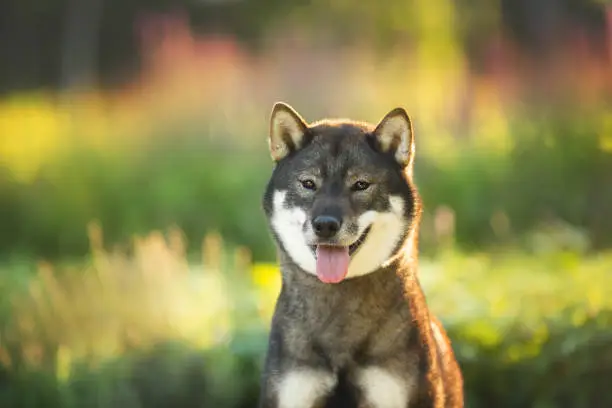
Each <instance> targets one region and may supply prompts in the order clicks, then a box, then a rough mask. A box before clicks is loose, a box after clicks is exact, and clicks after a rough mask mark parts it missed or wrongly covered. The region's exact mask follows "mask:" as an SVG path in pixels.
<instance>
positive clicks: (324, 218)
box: [312, 215, 342, 238]
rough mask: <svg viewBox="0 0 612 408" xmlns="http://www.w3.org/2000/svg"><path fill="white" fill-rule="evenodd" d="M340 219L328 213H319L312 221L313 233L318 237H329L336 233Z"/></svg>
mask: <svg viewBox="0 0 612 408" xmlns="http://www.w3.org/2000/svg"><path fill="white" fill-rule="evenodd" d="M341 225H342V223H341V221H340V220H339V219H338V218H336V217H331V216H329V215H319V216H318V217H316V218H315V219H314V220H313V221H312V226H313V228H314V230H315V233H316V234H317V236H318V237H320V238H331V237H333V236H334V235H336V234H337V233H338V230H340V226H341Z"/></svg>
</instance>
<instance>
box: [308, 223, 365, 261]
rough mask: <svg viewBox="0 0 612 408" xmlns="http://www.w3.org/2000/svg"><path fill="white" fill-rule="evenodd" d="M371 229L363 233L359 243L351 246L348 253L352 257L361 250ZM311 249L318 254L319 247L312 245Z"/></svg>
mask: <svg viewBox="0 0 612 408" xmlns="http://www.w3.org/2000/svg"><path fill="white" fill-rule="evenodd" d="M371 228H372V227H371V226H370V227H368V228H366V229H365V231H363V234H361V235H360V236H359V238H357V241H355V242H353V243H352V244H351V245H349V247H348V252H349V255H350V256H352V255H353V254H354V253H355V252H356V251H357V250H358V249H359V247H360V246H361V245H362V244H363V243H364V241H365V239H366V238H367V237H368V234H369V232H370V229H371ZM310 248H311V249H312V251H313V252H315V253H316V251H317V245H311V246H310Z"/></svg>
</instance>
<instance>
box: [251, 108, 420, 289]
mask: <svg viewBox="0 0 612 408" xmlns="http://www.w3.org/2000/svg"><path fill="white" fill-rule="evenodd" d="M269 146H270V153H271V155H272V158H273V160H274V161H275V163H276V165H275V168H274V171H273V173H272V177H271V179H270V181H269V183H268V186H267V189H266V192H265V194H264V198H263V206H264V210H265V212H266V215H267V217H268V221H269V225H270V227H271V229H272V232H273V235H274V237H275V239H276V241H277V243H278V244H279V248H280V250H282V251H284V252H285V253H286V255H287V256H288V257H289V258H291V260H293V262H295V263H296V264H297V265H298V266H299V267H300V268H301V269H303V270H304V271H306V272H307V273H311V274H315V275H317V276H318V277H319V279H320V280H321V281H323V282H327V283H337V282H340V281H342V280H343V279H345V278H352V277H356V276H360V275H365V274H368V273H371V272H374V271H376V270H378V269H380V268H381V267H382V266H384V265H385V264H387V263H388V262H390V261H391V260H392V259H393V258H394V256H395V255H396V254H397V253H398V251H399V250H400V247H401V245H402V244H403V242H404V241H405V239H406V238H407V234H408V233H409V230H410V227H411V223H412V222H413V218H414V212H415V211H414V210H415V205H416V200H417V197H416V191H415V190H414V188H413V186H412V183H411V172H412V162H413V159H414V139H413V132H412V126H411V123H410V119H409V118H408V115H407V114H406V112H405V111H404V110H403V109H401V108H397V109H394V110H392V111H391V112H389V113H388V114H387V115H386V116H385V117H384V118H383V119H382V120H381V121H380V123H379V124H378V125H377V126H373V125H370V124H367V123H357V122H352V121H348V120H335V121H321V122H317V123H313V124H310V125H308V124H306V122H304V120H303V119H302V118H301V117H300V115H299V114H298V113H297V112H295V111H294V110H293V109H292V108H291V107H290V106H288V105H286V104H283V103H277V104H276V105H275V106H274V109H273V111H272V115H271V123H270V136H269Z"/></svg>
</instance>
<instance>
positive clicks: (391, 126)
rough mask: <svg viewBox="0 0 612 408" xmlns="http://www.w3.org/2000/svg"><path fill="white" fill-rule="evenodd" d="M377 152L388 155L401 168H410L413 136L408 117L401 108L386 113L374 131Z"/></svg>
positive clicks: (412, 158) (412, 156) (412, 153)
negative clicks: (393, 158)
mask: <svg viewBox="0 0 612 408" xmlns="http://www.w3.org/2000/svg"><path fill="white" fill-rule="evenodd" d="M374 137H375V139H376V142H377V146H378V148H379V150H380V151H381V152H383V153H390V154H392V155H393V157H395V160H396V161H397V162H398V163H399V164H400V166H402V167H408V166H412V162H413V160H414V150H415V149H414V134H413V130H412V122H411V121H410V117H408V114H407V113H406V111H405V110H404V109H403V108H395V109H393V110H392V111H391V112H389V113H387V114H386V115H385V117H384V118H382V119H381V121H380V122H379V123H378V125H377V126H376V129H374Z"/></svg>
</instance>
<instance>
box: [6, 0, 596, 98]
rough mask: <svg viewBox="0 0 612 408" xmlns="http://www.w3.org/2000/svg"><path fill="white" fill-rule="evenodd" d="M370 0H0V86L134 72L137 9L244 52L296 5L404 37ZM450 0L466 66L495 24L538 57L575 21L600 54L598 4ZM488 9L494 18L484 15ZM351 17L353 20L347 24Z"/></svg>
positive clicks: (343, 28) (113, 80)
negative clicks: (226, 39)
mask: <svg viewBox="0 0 612 408" xmlns="http://www.w3.org/2000/svg"><path fill="white" fill-rule="evenodd" d="M372 1H374V0H368V1H365V0H364V1H361V2H356V3H355V5H354V8H351V9H350V10H347V9H346V8H342V7H335V5H334V3H333V2H327V1H311V2H308V1H306V0H292V1H288V0H250V1H246V0H217V1H212V0H209V1H206V0H201V1H186V0H174V1H170V0H146V1H145V0H121V1H118V0H19V1H15V0H14V1H5V2H2V3H1V4H0V61H1V62H2V63H1V64H0V93H4V94H5V93H8V92H11V91H18V90H24V89H35V88H40V87H44V88H51V89H57V88H63V87H67V86H73V85H82V84H85V85H102V86H112V85H115V84H120V83H122V82H124V81H129V80H130V79H131V78H132V77H133V75H134V74H135V73H136V72H137V70H138V62H139V58H138V48H139V47H138V36H137V35H136V30H137V27H138V22H139V19H140V18H142V17H143V15H146V13H164V12H173V11H181V12H186V13H188V15H189V18H190V21H191V24H192V27H193V28H194V30H195V31H197V32H199V33H210V34H222V35H232V36H234V37H235V38H237V39H238V40H239V41H241V42H243V43H244V44H245V45H246V46H247V47H248V48H249V49H251V50H253V51H256V50H257V47H258V46H259V45H261V40H262V39H263V38H264V36H265V34H266V32H267V31H268V30H269V29H270V28H271V27H275V26H276V25H277V24H281V23H283V22H284V20H285V19H286V17H287V16H288V15H290V14H292V13H295V12H299V13H300V14H301V15H300V19H299V21H300V23H301V24H305V25H309V26H316V27H323V26H325V27H326V28H327V29H330V30H329V31H330V32H331V36H332V37H333V38H334V40H336V41H372V42H373V45H375V46H377V47H379V48H384V47H388V46H392V45H393V43H394V42H395V41H398V40H405V39H406V37H410V26H411V22H410V16H409V15H407V16H406V24H405V29H398V28H397V25H396V24H395V25H391V24H385V18H387V16H390V15H392V14H393V9H394V6H395V5H397V4H399V2H402V1H403V0H392V1H388V2H385V6H384V7H382V6H380V7H372ZM352 7H353V6H352ZM456 7H457V8H458V17H459V21H458V31H459V32H458V33H457V34H458V35H459V36H460V38H462V40H463V44H464V47H465V50H466V52H467V55H468V56H469V57H470V61H471V63H472V65H473V69H478V66H479V60H480V59H481V58H482V53H483V52H482V51H483V49H484V47H485V45H486V44H485V43H486V41H487V40H488V39H489V38H490V36H491V34H492V33H494V32H495V33H499V32H501V33H503V34H504V37H506V38H509V39H511V40H512V41H513V42H515V44H517V45H518V46H519V48H520V49H521V50H522V51H523V52H525V53H526V54H531V55H532V56H535V57H536V58H537V59H540V60H544V59H546V56H547V53H548V52H552V51H553V50H555V49H557V48H559V47H562V46H563V44H564V41H565V40H566V37H567V35H568V33H569V32H570V29H576V28H579V29H580V30H582V32H584V33H585V34H586V36H587V37H588V41H589V44H590V45H591V46H592V48H593V49H594V50H596V52H598V53H600V54H601V55H602V56H604V55H605V52H606V46H605V38H606V35H605V30H606V28H605V14H606V10H605V6H604V3H603V2H597V1H587V0H537V1H535V0H499V1H484V0H470V1H465V2H460V3H459V4H458V5H457V6H456ZM405 9H406V6H404V7H403V8H402V10H405ZM496 13H497V14H499V15H501V20H500V21H497V19H496V18H492V16H493V15H495V14H496ZM302 14H303V15H302ZM363 17H367V18H365V19H364V18H363ZM356 19H357V20H358V21H359V22H360V23H359V24H354V21H355V20H356ZM369 19H371V20H369ZM368 21H371V22H372V24H368V23H367V22H368Z"/></svg>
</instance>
